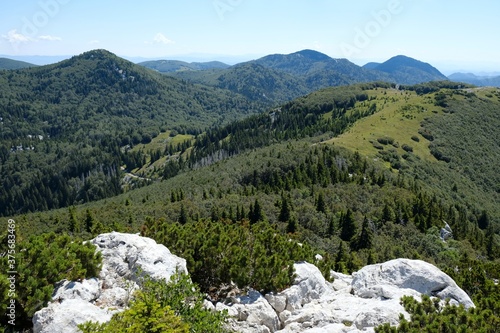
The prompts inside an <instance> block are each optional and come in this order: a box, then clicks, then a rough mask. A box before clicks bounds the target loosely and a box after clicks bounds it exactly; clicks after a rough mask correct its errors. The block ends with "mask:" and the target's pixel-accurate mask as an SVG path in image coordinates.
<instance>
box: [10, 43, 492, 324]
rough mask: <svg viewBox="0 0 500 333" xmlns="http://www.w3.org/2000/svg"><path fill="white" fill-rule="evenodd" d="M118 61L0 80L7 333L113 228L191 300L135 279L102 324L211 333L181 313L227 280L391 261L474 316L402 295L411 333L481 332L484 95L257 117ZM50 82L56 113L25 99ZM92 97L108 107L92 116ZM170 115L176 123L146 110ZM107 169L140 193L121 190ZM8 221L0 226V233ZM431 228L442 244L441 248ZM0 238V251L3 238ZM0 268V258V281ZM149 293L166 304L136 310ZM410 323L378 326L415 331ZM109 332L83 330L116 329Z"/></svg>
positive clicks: (488, 182)
mask: <svg viewBox="0 0 500 333" xmlns="http://www.w3.org/2000/svg"><path fill="white" fill-rule="evenodd" d="M96 57H97V63H98V64H99V68H102V71H100V72H99V71H97V72H92V74H88V73H87V72H86V71H84V70H83V68H84V67H85V66H95V63H96V59H95V58H96ZM119 61H120V60H119V59H118V58H115V57H114V56H111V55H109V54H107V53H105V52H103V51H96V52H90V53H86V54H84V55H82V56H79V57H75V58H73V59H71V60H68V62H62V63H59V64H56V65H51V66H52V67H50V66H49V67H40V68H35V69H29V70H16V71H12V72H6V73H7V74H5V73H2V72H0V80H4V81H3V83H2V84H3V85H5V86H7V87H10V88H9V89H6V90H2V92H1V93H0V117H2V118H1V121H2V124H1V126H2V129H3V128H5V131H2V134H1V135H2V141H1V144H2V146H1V147H3V148H1V151H0V161H1V169H0V177H1V178H0V179H1V180H2V185H1V186H0V191H1V192H0V202H2V207H1V209H2V211H1V212H0V213H1V214H2V215H4V216H11V217H12V218H13V219H14V220H15V221H16V239H17V241H18V245H17V246H18V249H21V248H23V249H25V251H22V252H21V251H20V252H19V253H17V254H16V260H17V261H18V262H19V263H21V264H20V265H19V267H18V271H19V276H20V279H19V280H18V281H19V282H18V284H19V286H18V287H17V288H18V290H20V292H19V295H17V296H16V306H17V308H18V309H21V310H20V312H19V313H20V314H21V315H20V318H22V319H21V320H20V322H19V327H18V328H19V329H21V328H29V326H30V319H31V317H32V315H33V313H34V312H36V311H37V310H39V309H40V308H42V307H43V306H44V305H45V304H46V303H47V301H48V300H50V295H51V293H52V291H53V288H54V283H55V282H57V281H59V280H61V279H63V278H68V279H78V278H84V277H90V276H93V275H95V274H96V272H97V271H98V270H99V263H100V258H99V257H98V256H93V253H92V251H91V250H90V249H89V248H88V247H87V246H80V245H78V244H81V241H82V240H83V239H90V238H92V237H93V236H95V235H98V234H100V233H103V232H108V231H112V230H115V231H122V232H134V233H137V232H140V233H141V234H142V235H143V236H147V237H151V238H153V239H155V240H156V241H157V242H158V243H161V244H164V245H166V246H167V247H168V248H169V249H170V250H171V251H172V252H173V253H175V254H177V255H179V256H181V257H183V258H185V259H186V261H187V266H188V271H189V272H190V276H191V280H192V281H191V282H192V283H194V284H195V285H196V288H198V289H193V286H192V285H191V284H189V283H188V282H187V281H186V280H183V278H182V277H181V278H179V280H177V281H173V282H172V283H170V284H160V285H155V284H150V285H148V287H147V288H145V289H144V290H143V292H142V293H140V294H138V295H137V297H136V298H135V300H134V301H133V302H132V303H131V304H130V309H131V311H130V312H124V313H123V314H122V315H120V316H118V317H116V318H114V319H113V320H114V321H112V322H113V323H115V322H120V321H124V320H125V321H129V320H132V319H131V318H135V319H136V320H137V323H136V324H137V325H142V324H145V322H143V321H142V320H143V319H144V318H143V316H142V315H140V314H141V313H148V311H153V313H154V314H155V316H157V317H155V318H158V322H169V323H171V325H174V326H175V325H176V326H175V327H177V328H178V331H179V332H187V331H192V332H194V331H196V329H200V327H209V326H210V324H209V323H208V322H200V321H198V319H200V318H206V317H205V316H207V314H204V313H202V312H199V311H202V310H201V309H200V308H198V307H197V306H198V305H196V307H194V308H193V311H195V312H190V313H189V314H188V313H187V312H183V311H184V310H186V309H184V310H180V308H179V307H182V303H183V300H185V299H186V298H190V299H191V300H193V299H196V300H197V301H196V302H198V301H200V302H201V300H202V298H203V297H206V298H210V299H211V300H217V299H219V298H221V297H224V295H223V294H221V293H220V290H221V289H222V288H221V287H223V286H224V285H227V284H229V283H231V282H234V283H235V284H237V286H238V287H239V288H240V289H242V290H245V288H254V289H256V290H258V291H262V292H268V291H279V290H282V289H284V288H286V287H287V286H289V285H290V284H291V281H292V279H293V266H292V263H293V262H296V261H303V260H305V261H309V262H312V263H315V264H316V265H317V266H318V267H319V268H320V270H321V271H322V272H323V273H324V275H325V277H327V278H329V272H330V270H332V269H333V270H335V271H338V272H344V273H351V272H354V271H356V270H358V269H360V268H361V267H363V266H364V265H366V264H371V263H376V262H383V261H386V260H390V259H393V258H401V257H406V258H413V259H422V260H425V261H428V262H431V263H433V264H435V265H437V266H438V267H439V268H441V269H443V270H444V271H446V272H447V273H448V274H449V275H450V276H452V277H453V278H454V279H455V280H456V281H457V283H458V284H459V285H460V286H461V287H462V288H463V289H464V290H465V291H466V292H467V293H468V294H469V295H470V296H471V297H472V298H473V299H474V302H475V303H476V305H477V308H476V309H473V310H468V311H466V310H465V309H463V308H454V307H451V306H448V307H446V309H445V310H442V309H440V308H437V307H436V305H435V303H433V302H432V300H428V299H424V300H423V303H422V304H421V305H419V304H416V303H414V301H413V300H410V299H405V300H403V303H404V305H405V307H406V308H407V311H408V312H409V313H410V314H411V315H412V319H413V320H414V321H415V322H418V323H421V325H426V327H428V328H429V331H431V332H444V331H446V330H445V329H444V328H443V327H447V329H448V330H451V331H453V330H457V331H459V329H463V327H469V328H470V327H473V328H474V329H477V330H481V329H484V331H487V332H494V331H495V329H496V328H498V320H497V319H495V318H498V317H499V315H500V313H499V309H500V307H499V305H498V304H500V302H499V297H500V296H499V295H500V292H499V288H498V284H495V283H494V280H495V279H498V278H500V265H499V256H500V236H499V231H500V230H499V225H500V224H499V222H500V208H499V207H498V202H500V197H499V196H500V179H499V178H498V177H499V176H498V163H497V162H498V160H500V147H499V145H498V142H500V138H499V137H498V135H499V133H498V131H497V130H496V129H497V128H498V126H499V125H500V124H499V122H500V119H499V116H498V115H499V113H498V112H499V110H500V91H498V89H492V88H481V89H479V88H474V87H472V86H464V85H463V84H457V83H452V82H447V81H444V82H433V83H427V84H421V85H414V86H397V85H395V84H391V83H382V82H375V83H363V84H358V85H353V86H341V87H332V88H326V89H323V90H320V91H316V92H313V93H310V94H308V95H305V96H303V97H300V98H297V99H295V100H293V101H289V102H285V103H283V104H281V105H278V106H273V107H270V108H268V109H264V110H265V111H263V112H260V113H258V114H254V113H257V111H259V110H262V109H259V108H261V107H262V105H261V104H258V103H255V104H252V103H253V102H249V100H248V99H246V98H245V97H243V96H242V95H239V94H234V93H229V92H227V91H224V90H217V89H215V90H214V89H213V88H207V87H201V86H194V85H191V84H188V83H186V82H182V81H177V80H175V79H172V78H165V77H163V76H161V75H160V74H154V73H153V74H151V73H150V72H149V71H147V70H146V69H137V68H136V67H135V66H133V65H132V64H129V63H126V62H125V63H122V62H119ZM117 64H118V65H117ZM64 66H67V67H69V68H72V69H74V70H75V71H77V70H80V71H82V73H84V72H85V73H87V74H85V75H77V73H72V71H70V72H69V73H68V72H67V71H64V70H62V69H63V68H64ZM82 66H83V67H82ZM127 66H129V67H127ZM31 71H33V72H31ZM120 71H121V72H120ZM33 73H35V74H33ZM58 73H59V74H58ZM99 73H100V74H99ZM9 75H12V76H11V77H10V78H9ZM33 75H35V76H36V75H38V76H39V77H38V79H37V80H38V81H37V80H34V79H33ZM57 75H60V76H65V75H68V80H67V81H65V82H66V85H67V89H64V90H61V91H60V94H61V96H60V100H59V101H58V102H57V103H56V102H55V101H50V100H47V99H46V98H48V97H47V96H51V93H48V94H45V93H43V94H42V93H41V91H43V90H48V91H49V92H50V91H53V92H54V93H56V92H57V91H59V90H58V89H61V88H60V87H59V88H56V86H54V85H55V84H59V83H58V82H59V81H58V80H55V79H53V78H52V76H55V77H57ZM71 75H76V76H75V78H74V81H72V79H71ZM131 77H134V79H131ZM50 80H52V82H50ZM107 80H108V81H107ZM80 81H81V82H80ZM28 82H29V83H28ZM36 82H37V83H36ZM42 82H45V83H42ZM71 82H73V84H74V86H73V87H72V86H71V84H72V83H71ZM25 83H26V84H27V86H26V87H24V84H25ZM86 84H88V91H83V90H85V86H86ZM173 87H175V89H174V88H173ZM78 89H80V90H78ZM82 89H83V90H82ZM164 89H167V90H168V89H170V90H169V93H165V94H164V93H163V92H164ZM28 90H30V91H32V92H33V91H40V95H39V97H37V95H36V94H34V95H33V94H28V92H27V91H28ZM77 90H78V91H77ZM105 91H107V92H108V95H106V94H105V93H104V92H105ZM215 93H216V95H214V94H215ZM18 94H19V95H18ZM23 94H25V95H23ZM100 95H103V96H102V98H103V99H104V100H107V101H108V102H109V103H110V104H109V105H108V106H107V107H103V109H102V110H97V109H93V108H94V107H95V106H96V105H99V104H97V103H95V101H96V100H97V99H98V98H101V96H100ZM21 96H24V97H23V98H24V99H23V98H20V97H21ZM188 96H189V99H188ZM193 96H198V97H197V98H198V99H196V98H195V99H193ZM205 98H206V99H205ZM127 99H128V100H127ZM99 100H101V99H99ZM196 100H197V101H198V102H195V101H196ZM9 101H10V103H11V104H8V103H9ZM77 101H78V102H77ZM2 103H3V104H2ZM5 103H6V104H5ZM170 103H172V106H171V107H172V109H171V110H175V112H173V113H172V112H170V111H169V112H161V111H159V108H160V107H161V108H166V109H168V110H170V109H169V108H170V107H169V106H168V105H170ZM197 103H198V104H197ZM239 103H241V104H239ZM2 105H3V106H2ZM11 106H12V108H11ZM240 107H241V108H240ZM2 108H3V109H2ZM82 108H83V109H82ZM2 110H3V111H2ZM163 110H165V109H163ZM168 110H167V111H168ZM210 110H212V111H213V112H214V113H211V112H210ZM190 112H191V113H193V115H194V114H196V112H199V113H200V117H199V118H198V120H196V121H194V120H193V121H192V122H191V120H190V119H191V117H190ZM245 115H246V116H245ZM237 118H238V119H237ZM195 119H196V117H195ZM232 119H237V120H234V121H229V120H232ZM28 120H29V121H28ZM85 131H88V132H85ZM21 145H22V149H21V148H19V149H18V147H20V146H21ZM31 147H33V148H31ZM124 173H129V174H130V175H132V176H135V177H137V178H139V179H142V180H144V183H143V184H142V185H147V186H132V185H131V184H129V185H130V186H128V187H127V186H124V183H123V174H124ZM138 175H140V177H139V176H138ZM132 176H130V177H132ZM132 178H133V177H132ZM137 181H139V180H137ZM7 220H8V219H7V218H2V219H0V224H1V225H2V226H5V227H4V228H3V229H2V230H8V229H7V227H6V226H7ZM446 224H448V225H449V227H450V228H451V230H452V232H453V236H452V237H451V238H449V239H447V240H446V241H444V240H443V239H441V238H440V233H439V231H440V229H441V228H442V227H444V226H445V225H446ZM0 235H1V236H2V248H0V252H1V253H3V252H6V251H8V239H9V235H8V232H7V233H5V232H3V233H1V234H0ZM63 248H64V249H66V250H65V251H61V249H63ZM316 254H320V255H321V257H322V258H323V260H320V261H318V260H317V259H316V258H317V257H316ZM49 258H50V259H49ZM45 262H50V263H51V264H50V265H44V264H43V263H45ZM8 264H9V262H8V257H6V256H3V257H2V258H0V265H1V267H2V272H6V271H8V270H7V265H8ZM472 268H474V269H472ZM1 274H2V275H0V277H1V281H2V282H1V283H2V284H0V288H1V289H0V295H3V297H4V298H3V299H4V300H6V299H7V298H8V297H7V290H8V285H7V284H6V283H5V281H7V279H6V277H5V276H4V275H3V274H4V273H1ZM172 286H174V287H172ZM159 290H161V293H162V295H165V293H177V294H175V297H174V298H173V299H175V300H180V301H179V302H177V303H175V302H169V299H167V298H161V299H156V300H155V301H152V299H153V298H154V297H153V296H152V295H155V294H157V293H158V292H160V291H159ZM193 290H195V291H196V293H195V294H192V293H191V294H190V291H191V292H193ZM152 297H153V298H152ZM1 304H6V303H5V302H3V301H2V303H1ZM196 304H198V303H196ZM200 304H201V303H200ZM148 309H149V310H148ZM158 309H163V310H162V311H159V310H158ZM2 310H3V308H2ZM186 311H187V310H186ZM196 311H198V312H196ZM160 312H161V313H160ZM138 313H139V315H137V314H138ZM149 313H152V312H149ZM181 313H184V315H180V314H181ZM193 313H194V314H193ZM134 316H135V317H134ZM454 316H455V317H457V316H458V317H457V319H456V320H455V319H450V318H452V317H454ZM135 319H134V320H135ZM212 319H213V320H212ZM212 319H211V320H212V324H213V325H214V326H212V327H211V328H206V331H207V332H222V331H223V330H222V328H221V327H220V326H218V324H217V323H219V322H220V321H223V320H224V316H223V315H221V317H217V318H212ZM2 320H3V321H2V324H3V325H5V324H6V322H5V318H3V319H2ZM453 320H455V321H453ZM214 323H215V324H214ZM200 325H201V326H200ZM411 325H412V324H411V322H410V323H409V322H406V321H402V322H401V326H400V327H398V328H396V327H392V328H391V327H386V326H382V327H380V328H378V330H379V332H406V331H411V330H410V329H414V330H416V328H415V327H414V326H411ZM453 325H455V326H453ZM464 325H465V326H464ZM467 325H469V326H467ZM112 326H113V325H108V326H106V325H103V326H95V325H94V326H93V325H92V324H88V325H87V326H85V327H82V330H83V331H84V332H115V331H113V327H112ZM137 327H140V326H137ZM202 330H203V328H202Z"/></svg>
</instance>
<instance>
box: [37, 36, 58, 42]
mask: <svg viewBox="0 0 500 333" xmlns="http://www.w3.org/2000/svg"><path fill="white" fill-rule="evenodd" d="M38 39H40V40H48V41H51V42H53V41H60V40H62V38H61V37H57V36H50V35H44V36H38Z"/></svg>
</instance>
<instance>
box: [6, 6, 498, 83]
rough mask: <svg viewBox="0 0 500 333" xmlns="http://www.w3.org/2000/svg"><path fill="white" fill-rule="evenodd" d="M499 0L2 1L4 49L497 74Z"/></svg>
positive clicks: (10, 53)
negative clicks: (315, 56) (416, 64)
mask: <svg viewBox="0 0 500 333" xmlns="http://www.w3.org/2000/svg"><path fill="white" fill-rule="evenodd" d="M499 13H500V1H498V0H475V1H470V0H467V1H464V0H454V1H451V0H349V1H347V0H286V1H285V0H178V1H173V0H161V1H158V0H142V1H137V0H134V1H132V0H119V1H118V0H99V1H96V0H0V55H2V56H12V57H14V56H25V55H30V56H32V55H44V56H47V55H50V56H61V55H64V56H72V55H77V54H81V53H83V52H85V51H89V50H92V49H106V50H109V51H111V52H113V53H115V54H117V55H118V56H122V57H125V58H128V59H135V60H138V59H139V58H155V59H175V60H188V61H192V60H198V61H209V60H221V61H225V62H227V63H230V64H232V63H236V62H240V61H246V60H251V59H256V58H259V57H262V56H265V55H268V54H276V53H280V54H288V53H293V52H296V51H300V50H303V49H313V50H316V51H320V52H323V53H325V54H327V55H329V56H330V57H332V58H347V59H349V60H350V61H352V62H354V63H356V64H358V65H363V64H365V63H367V62H370V61H376V62H383V61H385V60H387V59H389V58H391V57H393V56H396V55H400V54H403V55H406V56H409V57H412V58H415V59H418V60H421V61H424V62H428V63H430V64H432V65H433V66H435V67H437V68H438V69H439V70H441V71H442V72H443V73H445V74H451V73H453V72H455V71H468V72H474V73H480V72H500V43H499V42H498V40H499V37H500V22H499Z"/></svg>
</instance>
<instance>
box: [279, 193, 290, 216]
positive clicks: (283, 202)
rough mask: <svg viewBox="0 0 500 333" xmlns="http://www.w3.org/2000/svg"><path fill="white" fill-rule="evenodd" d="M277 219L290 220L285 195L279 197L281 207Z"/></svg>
mask: <svg viewBox="0 0 500 333" xmlns="http://www.w3.org/2000/svg"><path fill="white" fill-rule="evenodd" d="M278 220H279V221H280V222H288V221H289V220H290V206H289V205H288V200H287V199H286V197H285V196H282V197H281V209H280V215H279V217H278Z"/></svg>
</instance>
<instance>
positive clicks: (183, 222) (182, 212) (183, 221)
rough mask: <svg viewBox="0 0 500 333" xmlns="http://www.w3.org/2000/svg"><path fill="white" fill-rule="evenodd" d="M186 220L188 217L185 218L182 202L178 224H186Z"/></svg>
mask: <svg viewBox="0 0 500 333" xmlns="http://www.w3.org/2000/svg"><path fill="white" fill-rule="evenodd" d="M187 221H188V218H187V213H186V208H185V207H184V204H182V205H181V212H180V214H179V220H178V222H179V223H180V224H186V223H187Z"/></svg>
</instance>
